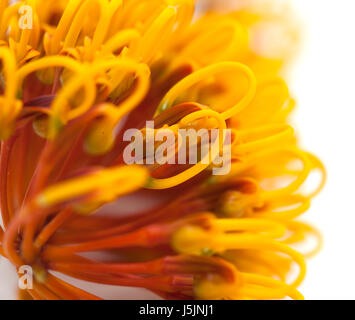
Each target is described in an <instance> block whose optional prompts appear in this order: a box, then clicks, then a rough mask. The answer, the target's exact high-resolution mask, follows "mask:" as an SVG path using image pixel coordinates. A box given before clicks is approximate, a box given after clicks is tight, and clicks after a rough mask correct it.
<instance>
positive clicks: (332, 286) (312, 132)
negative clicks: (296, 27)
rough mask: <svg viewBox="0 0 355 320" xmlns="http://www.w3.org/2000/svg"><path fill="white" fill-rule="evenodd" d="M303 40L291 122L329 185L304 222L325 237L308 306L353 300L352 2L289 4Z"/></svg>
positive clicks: (311, 270)
mask: <svg viewBox="0 0 355 320" xmlns="http://www.w3.org/2000/svg"><path fill="white" fill-rule="evenodd" d="M294 7H295V8H296V9H297V11H298V14H299V16H300V18H301V19H302V20H303V21H304V27H305V35H304V45H303V49H302V52H301V55H300V56H299V58H298V61H297V63H296V65H295V66H294V69H293V77H292V86H291V88H292V90H293V93H294V94H295V96H296V98H297V100H298V109H297V111H296V116H295V122H296V123H297V129H298V131H299V134H300V137H301V143H302V145H303V146H304V147H306V149H308V150H311V151H312V152H314V153H315V154H317V155H318V156H319V157H320V158H321V159H322V160H323V162H324V163H325V165H326V167H327V171H328V182H327V185H326V188H325V190H324V191H323V193H322V194H321V195H320V196H319V197H318V198H316V199H315V200H314V202H313V205H312V207H311V210H310V212H308V213H306V219H307V220H308V221H310V222H312V223H313V224H314V225H316V226H317V227H318V228H319V229H320V230H321V231H322V233H323V235H324V238H325V245H324V249H323V250H322V252H321V253H320V254H319V255H318V256H316V257H315V258H313V259H312V260H310V261H309V262H308V274H307V278H306V281H305V283H304V284H303V287H302V288H301V292H302V293H304V295H305V297H306V298H307V299H355V291H354V286H355V249H354V245H355V206H354V201H355V188H354V182H355V141H354V138H355V77H354V76H355V38H354V31H355V19H354V14H355V1H353V0H337V1H334V0H294Z"/></svg>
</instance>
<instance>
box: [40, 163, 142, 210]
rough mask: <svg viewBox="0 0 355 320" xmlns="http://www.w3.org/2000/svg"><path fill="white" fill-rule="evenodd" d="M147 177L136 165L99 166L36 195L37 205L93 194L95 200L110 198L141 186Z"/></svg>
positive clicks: (48, 204) (49, 204)
mask: <svg viewBox="0 0 355 320" xmlns="http://www.w3.org/2000/svg"><path fill="white" fill-rule="evenodd" d="M147 179H148V173H147V171H146V170H145V169H144V168H142V167H138V166H123V167H116V168H109V169H102V170H100V171H98V172H95V173H92V174H88V175H86V176H81V177H78V178H74V179H71V180H68V181H63V182H60V183H58V184H56V185H53V186H50V187H48V188H47V189H45V190H44V191H43V192H41V193H40V194H39V195H38V197H37V204H38V205H39V206H41V207H48V206H53V205H56V204H58V203H61V202H64V201H67V200H70V199H73V198H78V197H83V196H88V195H90V194H93V195H92V201H95V202H96V201H102V200H105V201H107V200H112V199H114V198H116V197H118V196H121V195H123V194H126V193H130V192H132V191H135V190H137V189H139V188H141V187H142V186H144V185H145V184H146V182H147Z"/></svg>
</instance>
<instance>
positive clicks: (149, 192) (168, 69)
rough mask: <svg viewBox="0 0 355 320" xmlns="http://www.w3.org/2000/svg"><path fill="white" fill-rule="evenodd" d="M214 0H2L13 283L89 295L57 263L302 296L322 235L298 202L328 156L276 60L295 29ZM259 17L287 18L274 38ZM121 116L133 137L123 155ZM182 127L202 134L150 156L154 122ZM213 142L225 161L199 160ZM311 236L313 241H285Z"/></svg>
mask: <svg viewBox="0 0 355 320" xmlns="http://www.w3.org/2000/svg"><path fill="white" fill-rule="evenodd" d="M243 3H244V2H243ZM24 6H26V7H24ZM26 8H27V9H31V10H29V11H26V10H25V9H26ZM226 8H227V7H226V3H225V1H222V0H218V1H217V0H93V1H89V0H55V1H54V0H24V1H7V0H0V141H1V148H0V211H1V216H2V222H3V224H2V225H3V227H0V254H1V255H2V256H4V257H5V258H7V259H8V260H9V261H10V262H11V263H12V264H13V265H14V266H15V267H16V268H19V267H21V266H22V265H27V266H30V267H32V269H33V274H34V279H33V288H26V289H25V290H26V293H24V292H20V294H19V297H20V298H28V297H30V298H32V299H99V297H97V296H96V295H95V294H94V292H85V291H84V290H82V289H79V288H77V287H76V286H75V284H74V285H73V284H68V283H66V282H65V281H64V280H63V277H62V276H63V275H67V276H71V277H73V278H75V279H79V280H86V281H89V282H92V283H100V284H109V285H114V286H131V287H136V288H145V289H148V290H150V291H152V292H153V293H155V294H156V295H158V296H160V297H162V298H166V299H283V298H287V297H290V298H292V299H303V296H302V295H301V294H300V293H299V292H298V291H297V287H298V286H299V284H300V283H301V281H302V280H303V278H304V277H305V263H306V262H305V258H306V257H308V256H310V255H313V254H314V253H316V252H317V251H318V250H319V248H320V245H321V236H320V234H319V232H318V231H317V230H315V229H314V228H313V227H311V226H309V225H307V224H305V223H303V222H300V221H299V220H296V219H297V218H298V217H299V216H301V215H302V214H303V213H304V212H306V211H307V210H308V209H309V207H310V204H311V200H312V198H313V197H314V196H316V195H317V194H318V193H319V191H320V190H321V189H322V187H323V185H324V182H325V169H324V166H323V165H322V163H321V161H320V160H318V159H317V158H316V157H315V156H313V155H312V154H310V153H309V152H306V151H304V150H302V148H301V147H300V145H299V143H298V140H297V137H296V136H295V131H294V129H293V128H292V126H291V125H290V124H289V123H288V117H289V114H290V113H291V111H292V110H293V109H294V107H295V104H296V102H295V99H294V97H293V96H292V93H291V92H290V91H289V89H288V87H287V83H286V81H285V80H284V79H283V78H282V76H281V75H284V74H285V72H284V71H285V68H286V66H287V65H288V63H289V61H290V58H291V53H292V52H293V51H295V48H296V47H297V45H298V31H297V30H295V28H294V26H293V25H292V24H291V20H292V19H291V17H290V15H289V13H288V12H281V13H275V12H271V11H269V10H270V9H268V7H267V6H266V7H264V6H263V7H260V8H263V9H262V10H259V9H260V8H259V7H258V6H257V7H254V6H251V5H244V6H239V7H238V9H237V10H235V11H233V10H226ZM222 9H223V10H222ZM26 14H32V15H31V16H29V17H28V18H29V19H30V20H28V21H27V20H26V21H27V22H32V25H31V26H23V25H21V23H19V22H20V21H22V22H23V21H24V20H23V18H26V17H25V16H24V15H26ZM266 21H267V23H268V24H270V23H271V24H272V23H274V24H275V26H277V27H282V28H285V30H287V31H288V32H286V34H289V35H290V39H289V40H290V41H286V43H287V45H288V47H287V48H279V47H278V46H276V49H277V48H279V50H276V49H275V46H273V45H272V44H270V45H269V41H271V40H270V39H267V41H263V37H265V36H267V35H266V34H265V31H264V29H263V28H262V27H261V26H262V25H263V23H264V22H266ZM273 50H274V51H275V50H276V51H275V52H274V51H273ZM265 52H267V54H266V53H265ZM151 123H153V124H154V126H153V127H151V126H150V124H151ZM227 129H228V130H227ZM130 130H133V131H134V134H133V136H134V137H135V138H137V140H138V138H139V137H141V138H142V141H143V143H144V147H143V148H142V150H141V151H140V152H138V151H136V150H135V151H134V152H132V153H131V156H132V157H133V156H134V157H137V159H138V161H136V163H135V164H132V163H128V162H127V161H126V158H125V156H126V150H127V146H128V145H129V141H128V140H127V139H126V138H125V136H126V135H125V134H126V133H127V132H129V131H130ZM181 130H192V131H199V130H205V131H206V132H207V142H208V145H211V149H209V150H208V152H207V153H205V154H202V155H199V156H198V157H197V156H196V158H195V160H196V161H195V162H193V163H182V164H180V163H179V164H176V162H171V163H170V162H167V163H164V162H160V161H158V158H157V157H156V153H157V151H158V150H160V149H161V148H162V146H164V144H167V142H166V141H165V140H162V139H160V140H159V139H158V137H159V135H162V133H166V132H172V133H173V138H179V137H181V136H182V135H181ZM216 131H217V132H218V134H217V135H216V136H215V137H213V132H216ZM227 131H228V132H230V133H229V134H227V133H226V132H227ZM229 138H230V139H229ZM203 140H204V139H203V137H198V139H196V141H195V142H193V141H192V142H189V144H190V146H191V145H194V146H195V147H196V148H197V149H198V150H203V147H204V144H203ZM224 147H227V148H229V150H230V154H229V155H230V158H231V164H230V171H228V172H226V173H225V174H223V175H214V171H215V170H216V169H221V165H220V164H219V163H217V162H215V161H214V160H216V159H217V158H221V159H223V152H222V151H223V149H224ZM181 149H182V144H181V141H180V142H179V141H177V142H176V141H175V140H174V141H173V142H171V143H170V144H169V148H168V150H169V152H172V156H170V157H168V156H167V155H166V154H165V153H162V155H163V156H165V157H166V158H168V159H169V160H177V159H179V156H180V155H179V151H181ZM137 150H138V149H137ZM152 154H153V155H155V157H153V158H152ZM187 158H188V159H189V160H190V159H194V158H193V154H192V152H190V150H189V151H188V152H187ZM314 172H320V173H321V176H322V179H321V181H320V183H319V186H317V187H316V188H315V190H313V191H310V192H308V191H306V188H305V185H306V183H307V179H308V177H309V176H310V174H312V173H314ZM307 189H309V188H307ZM142 204H143V205H142ZM149 204H152V205H149ZM127 213H130V214H129V215H128V214H127ZM309 238H315V239H318V241H317V244H316V246H315V248H311V249H312V250H309V251H308V252H303V253H301V252H299V251H297V250H296V248H295V247H296V246H295V245H297V248H300V246H299V245H300V244H301V243H302V242H304V241H305V240H307V239H309ZM107 251H110V252H111V257H112V261H110V262H107V261H105V260H104V259H103V258H102V257H103V255H102V253H105V252H107ZM92 252H96V253H98V255H93V254H90V255H87V254H86V253H92ZM84 256H85V257H88V256H90V258H84ZM295 265H298V269H299V271H298V274H297V277H296V278H295V280H293V281H290V279H289V277H288V275H289V273H290V271H291V270H294V266H295ZM54 272H56V273H54Z"/></svg>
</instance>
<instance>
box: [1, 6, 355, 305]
mask: <svg viewBox="0 0 355 320" xmlns="http://www.w3.org/2000/svg"><path fill="white" fill-rule="evenodd" d="M285 1H287V0H285ZM293 2H294V4H293V5H294V8H295V9H296V11H297V12H298V15H299V17H300V19H301V20H302V21H303V24H304V30H305V32H304V35H303V48H302V50H301V53H300V55H299V57H298V58H297V61H296V63H295V65H294V68H293V72H292V77H291V90H292V92H293V93H294V95H295V97H296V98H297V101H298V108H297V111H296V114H295V116H294V123H296V127H297V130H298V132H299V135H300V138H301V143H302V145H303V146H304V147H305V148H306V149H307V150H310V151H312V152H314V153H315V154H317V155H318V156H319V157H320V158H321V159H322V160H323V161H324V163H325V165H326V167H327V171H328V182H327V186H326V188H325V190H324V191H323V192H322V194H321V195H320V196H319V197H318V198H316V199H315V201H314V202H313V205H312V208H311V210H310V211H309V212H308V213H307V214H306V220H307V221H309V222H312V223H313V224H314V225H316V226H317V227H318V228H319V229H320V230H321V231H322V233H323V235H324V238H325V246H324V249H323V250H322V252H321V253H320V254H318V256H316V257H315V258H313V259H312V260H310V261H309V262H308V274H307V278H306V281H305V282H304V284H303V285H302V288H301V292H302V293H303V294H304V295H305V297H306V299H355V291H354V289H353V288H354V287H355V250H354V245H355V206H354V203H355V143H354V138H355V79H354V75H355V62H354V61H355V37H354V34H353V32H354V31H355V1H354V0H337V1H334V0H294V1H293ZM15 286H16V279H15V277H14V273H13V271H12V270H11V267H10V266H8V265H7V264H6V263H4V262H3V259H2V260H1V261H0V299H5V298H13V297H14V296H13V294H12V292H13V291H12V290H10V291H9V287H10V288H14V287H15ZM102 289H104V288H102ZM101 291H104V290H101ZM124 291H125V294H124V297H125V298H129V297H130V298H134V296H135V295H134V291H132V290H128V291H127V290H126V289H125V290H124Z"/></svg>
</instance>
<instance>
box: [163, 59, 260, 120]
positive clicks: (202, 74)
mask: <svg viewBox="0 0 355 320" xmlns="http://www.w3.org/2000/svg"><path fill="white" fill-rule="evenodd" d="M231 71H235V72H241V73H243V74H244V75H245V76H246V78H247V79H248V81H249V88H248V91H247V92H246V94H245V95H244V97H243V98H242V99H241V100H240V101H239V102H238V103H237V104H236V105H235V106H233V107H232V108H230V109H229V110H227V111H225V112H223V113H221V116H222V117H223V119H225V120H227V119H229V118H231V117H233V116H235V115H236V114H237V113H238V112H240V111H241V110H243V109H244V108H245V107H246V106H247V105H248V104H249V103H250V102H251V100H252V99H253V97H254V94H255V90H256V80H255V76H254V74H253V72H252V71H251V70H250V69H249V68H248V67H247V66H245V65H243V64H241V63H238V62H220V63H216V64H214V65H211V66H208V67H205V68H203V69H200V70H198V71H196V72H194V73H193V74H191V75H189V76H187V77H185V78H184V79H183V80H181V81H180V82H179V83H178V84H176V85H175V86H174V87H173V88H172V89H170V91H169V92H168V93H167V94H166V95H165V97H164V99H163V101H162V103H161V105H160V106H159V108H158V112H163V111H165V110H166V109H168V108H170V107H171V106H173V105H174V103H175V101H176V100H177V98H178V97H179V94H181V93H184V92H185V91H186V90H188V89H189V88H191V87H192V86H194V85H195V84H197V83H198V82H200V81H201V80H204V79H206V78H208V77H210V76H212V75H214V74H218V73H223V72H231Z"/></svg>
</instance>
